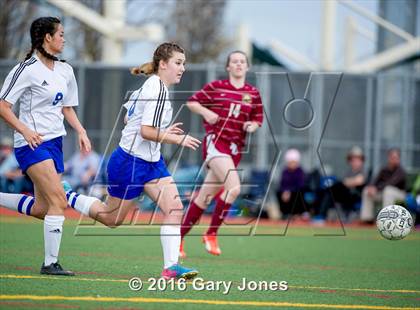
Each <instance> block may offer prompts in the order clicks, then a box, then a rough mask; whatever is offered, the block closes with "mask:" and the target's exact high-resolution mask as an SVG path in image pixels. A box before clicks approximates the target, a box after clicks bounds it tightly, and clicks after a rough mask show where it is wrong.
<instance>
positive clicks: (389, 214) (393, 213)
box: [376, 205, 413, 240]
mask: <svg viewBox="0 0 420 310" xmlns="http://www.w3.org/2000/svg"><path fill="white" fill-rule="evenodd" d="M376 226H377V227H378V230H379V232H380V233H381V235H382V237H384V238H386V239H389V240H399V239H402V238H404V237H405V236H407V235H408V234H409V233H410V231H411V227H413V218H412V217H411V214H410V212H408V211H407V210H406V209H405V208H403V207H401V206H399V205H391V206H387V207H385V208H383V209H382V210H381V211H380V212H379V214H378V216H377V217H376Z"/></svg>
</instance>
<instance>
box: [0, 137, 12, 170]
mask: <svg viewBox="0 0 420 310" xmlns="http://www.w3.org/2000/svg"><path fill="white" fill-rule="evenodd" d="M12 153H13V140H12V139H11V138H9V137H3V138H2V139H1V141H0V165H1V164H2V163H3V161H4V160H6V158H8V157H9V155H10V154H12Z"/></svg>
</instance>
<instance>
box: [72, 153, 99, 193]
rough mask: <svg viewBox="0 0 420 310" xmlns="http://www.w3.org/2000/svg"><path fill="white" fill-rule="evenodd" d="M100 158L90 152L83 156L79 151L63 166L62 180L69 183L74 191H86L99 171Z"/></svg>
mask: <svg viewBox="0 0 420 310" xmlns="http://www.w3.org/2000/svg"><path fill="white" fill-rule="evenodd" d="M99 163H100V156H99V155H98V154H97V153H96V152H95V151H93V150H92V151H91V152H90V153H88V154H83V153H81V152H79V151H77V152H76V153H74V154H73V155H72V157H71V158H70V159H69V160H68V161H66V163H65V164H64V180H66V181H67V182H69V183H70V185H71V187H72V188H73V189H74V190H80V189H83V190H84V191H87V189H88V187H89V185H90V183H91V182H92V181H93V179H94V178H95V175H96V173H97V172H98V169H99Z"/></svg>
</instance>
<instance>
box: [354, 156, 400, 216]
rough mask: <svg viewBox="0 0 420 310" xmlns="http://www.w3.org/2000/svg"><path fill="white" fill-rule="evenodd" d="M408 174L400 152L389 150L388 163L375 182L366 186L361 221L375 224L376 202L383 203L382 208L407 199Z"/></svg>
mask: <svg viewBox="0 0 420 310" xmlns="http://www.w3.org/2000/svg"><path fill="white" fill-rule="evenodd" d="M405 183H406V174H405V171H404V169H403V168H402V167H401V163H400V150H399V149H397V148H391V149H389V150H388V162H387V164H386V166H384V167H383V168H382V169H381V170H380V172H379V174H378V175H377V176H376V178H375V179H374V180H373V182H372V183H371V184H370V185H368V186H366V187H365V189H364V190H363V194H362V208H361V210H360V220H361V221H362V222H365V223H373V221H374V218H375V214H374V213H375V212H374V211H375V202H382V207H386V206H389V205H392V204H394V202H395V201H396V200H404V198H405V194H406V193H405Z"/></svg>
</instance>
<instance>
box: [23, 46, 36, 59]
mask: <svg viewBox="0 0 420 310" xmlns="http://www.w3.org/2000/svg"><path fill="white" fill-rule="evenodd" d="M34 51H35V48H34V47H33V46H32V47H31V50H30V51H29V52H28V54H26V56H25V60H24V61H27V60H28V59H29V58H31V56H32V54H33V53H34Z"/></svg>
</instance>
